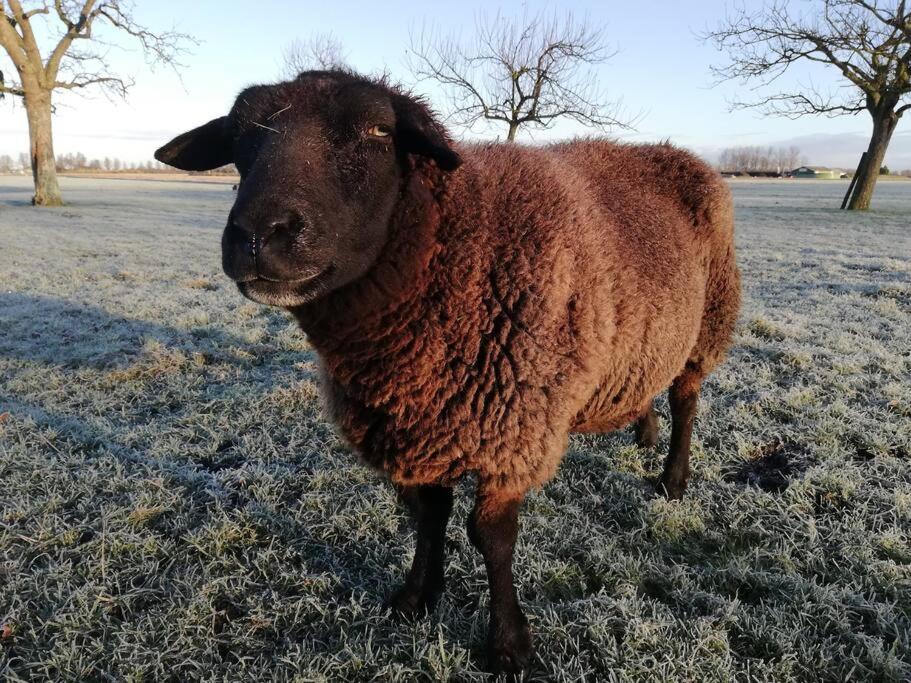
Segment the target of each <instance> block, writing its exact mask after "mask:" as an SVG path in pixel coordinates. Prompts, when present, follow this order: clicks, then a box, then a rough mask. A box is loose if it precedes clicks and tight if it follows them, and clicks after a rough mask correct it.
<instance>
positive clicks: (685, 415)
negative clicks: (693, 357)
mask: <svg viewBox="0 0 911 683" xmlns="http://www.w3.org/2000/svg"><path fill="white" fill-rule="evenodd" d="M701 383H702V377H701V376H700V375H699V374H697V373H696V372H694V371H693V370H692V369H687V370H685V371H684V372H683V374H682V375H680V376H679V377H678V378H677V379H675V380H674V383H673V384H672V385H671V389H670V392H669V399H670V404H671V448H670V451H669V452H668V455H667V460H666V461H665V463H664V472H663V473H662V474H661V477H660V479H659V480H658V491H659V493H663V494H664V495H665V496H667V497H668V498H671V499H678V498H682V497H683V492H684V491H685V490H686V485H687V482H688V481H689V478H690V438H691V437H692V434H693V422H694V421H695V420H696V405H697V404H698V403H699V388H700V385H701Z"/></svg>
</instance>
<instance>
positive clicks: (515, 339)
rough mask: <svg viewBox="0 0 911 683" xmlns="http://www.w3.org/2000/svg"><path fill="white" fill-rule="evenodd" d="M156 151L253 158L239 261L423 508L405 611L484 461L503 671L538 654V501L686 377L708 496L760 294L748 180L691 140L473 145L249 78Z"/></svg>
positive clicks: (370, 90) (305, 82) (387, 92)
mask: <svg viewBox="0 0 911 683" xmlns="http://www.w3.org/2000/svg"><path fill="white" fill-rule="evenodd" d="M155 157H156V158H157V159H159V160H160V161H163V162H165V163H167V164H170V165H172V166H176V167H178V168H181V169H185V170H205V169H209V168H214V167H218V166H221V165H224V164H226V163H229V162H233V163H235V164H236V166H237V168H238V170H239V172H240V174H241V182H240V186H239V188H238V192H237V198H236V201H235V203H234V206H233V208H232V209H231V212H230V214H229V216H228V222H227V226H226V228H225V231H224V234H223V238H222V259H223V267H224V270H225V273H226V274H227V275H228V276H229V277H230V278H231V279H233V280H234V281H235V282H236V283H237V287H238V288H239V290H240V292H241V293H242V294H243V295H245V296H246V297H248V298H250V299H252V300H253V301H257V302H260V303H263V304H267V305H273V306H280V307H283V308H285V309H287V310H288V311H290V313H291V314H292V315H293V316H294V317H295V318H296V320H297V321H298V322H299V324H300V327H301V328H302V329H303V330H304V332H305V333H306V335H307V337H308V338H309V340H310V342H311V344H312V345H313V347H314V348H315V350H316V352H317V354H318V356H319V359H320V363H321V368H322V371H321V374H322V383H321V385H322V386H321V393H322V395H323V400H324V403H325V406H326V410H327V413H328V415H329V416H330V417H331V419H332V421H333V422H334V423H335V425H336V426H337V428H338V429H339V431H340V433H341V434H342V435H343V436H344V437H345V439H346V440H347V441H348V443H349V444H350V445H351V446H352V448H353V450H354V451H355V452H356V453H357V454H358V455H359V456H360V458H361V459H362V460H363V461H364V462H366V463H367V464H368V465H370V466H371V467H373V468H375V469H376V470H378V471H379V472H381V473H383V474H384V475H385V476H386V477H387V478H388V479H389V480H391V482H392V484H393V485H394V486H395V487H396V489H397V491H398V492H399V495H400V497H401V499H402V500H403V501H404V502H405V504H406V505H407V507H408V508H409V509H410V511H411V513H412V515H413V516H414V518H415V520H416V524H417V547H416V550H415V555H414V560H413V564H412V567H411V569H410V571H409V573H408V574H407V577H406V579H405V582H404V584H403V585H402V587H401V588H400V589H399V590H398V591H396V592H394V593H393V594H392V596H391V598H390V600H389V604H390V606H391V608H392V609H393V610H394V611H395V612H396V613H399V614H406V615H420V614H423V613H426V612H427V611H429V610H431V609H433V607H434V605H435V604H436V603H437V601H438V599H439V598H440V596H441V594H442V592H443V588H444V564H445V557H444V547H445V543H444V539H445V534H446V526H447V523H448V519H449V516H450V513H451V510H452V506H453V487H454V486H455V485H456V484H457V482H459V481H460V480H461V479H462V478H463V477H464V476H466V475H473V476H474V477H475V478H476V482H477V493H476V499H475V503H474V507H473V510H472V511H471V513H470V515H469V519H468V537H469V539H470V541H471V543H472V544H473V545H474V546H475V547H476V548H477V549H478V550H479V551H480V552H481V554H482V556H483V559H484V564H485V567H486V571H487V574H488V580H489V587H490V628H489V633H488V648H489V666H490V668H491V670H493V671H498V672H499V671H505V672H518V671H521V670H523V669H525V668H526V667H527V666H528V664H529V662H530V660H531V657H532V654H533V647H532V639H531V634H530V630H529V626H528V621H527V619H526V617H525V616H524V614H523V612H522V609H521V607H520V605H519V602H518V599H517V596H516V590H515V586H514V581H513V572H512V560H513V551H514V547H515V543H516V538H517V532H518V515H519V508H520V505H521V503H522V501H523V499H524V498H525V496H526V494H527V493H528V491H529V490H531V489H533V488H535V487H540V486H541V485H543V484H544V483H545V482H547V481H548V480H549V479H550V478H551V477H553V476H554V474H555V472H556V470H557V467H558V464H559V463H560V460H561V458H562V457H563V453H564V451H565V450H566V447H567V442H568V437H569V434H570V433H573V432H606V431H611V430H616V429H619V428H621V427H623V426H624V425H626V424H629V423H631V422H635V423H636V430H637V438H638V441H639V443H640V444H641V445H644V446H650V445H654V443H655V441H656V438H657V432H656V425H657V422H656V417H655V413H654V409H653V408H652V402H653V399H654V398H655V397H656V396H657V395H658V394H659V393H661V392H662V391H663V390H665V389H668V388H669V402H670V410H671V416H672V432H671V439H670V449H669V453H668V456H667V460H666V463H665V467H664V472H663V474H662V475H661V477H660V480H659V483H658V489H659V491H660V492H662V493H663V494H665V495H667V496H668V497H670V498H679V497H680V496H681V495H682V494H683V491H684V489H685V488H686V485H687V480H688V478H689V473H690V470H689V452H690V437H691V433H692V428H693V421H694V418H695V413H696V404H697V400H698V397H699V391H700V386H701V383H702V381H703V380H704V379H705V378H706V376H707V375H708V374H709V373H710V372H711V371H712V369H713V368H714V367H715V366H716V365H717V364H718V363H719V362H720V361H721V360H722V359H723V357H724V356H725V354H726V350H727V348H728V345H729V343H730V339H731V335H732V331H733V328H734V324H735V320H736V318H737V313H738V308H739V300H740V282H739V274H738V269H737V265H736V261H735V252H734V234H733V210H732V205H731V198H730V194H729V191H728V190H727V188H726V186H725V184H724V181H723V180H722V179H721V178H720V177H719V176H718V174H716V173H715V172H714V171H713V170H711V169H710V168H709V167H708V166H707V165H706V164H704V163H703V162H702V161H700V160H698V159H697V158H695V157H694V156H692V155H691V154H689V153H687V152H685V151H682V150H680V149H677V148H675V147H673V146H671V145H669V144H658V145H632V144H618V143H615V142H611V141H607V140H602V139H577V140H573V141H570V142H564V143H561V144H553V145H549V146H540V147H528V146H521V145H513V144H461V145H455V144H454V143H453V142H452V140H451V138H450V137H449V136H448V134H447V133H446V131H445V129H444V128H443V126H442V125H441V124H440V123H439V122H438V121H437V119H436V118H435V117H434V115H433V114H432V113H431V111H430V110H429V108H428V107H427V106H426V104H425V103H424V102H423V101H422V100H420V99H418V98H415V97H412V96H411V95H409V94H407V93H406V92H404V91H403V90H401V89H399V88H397V87H394V86H391V85H389V84H387V83H385V82H383V81H376V80H371V79H367V78H364V77H361V76H358V75H355V74H352V73H348V72H343V71H312V72H304V73H302V74H301V75H300V76H299V77H298V78H297V79H295V80H293V81H289V82H284V83H279V84H275V85H268V86H254V87H252V88H248V89H246V90H244V91H242V92H241V93H240V95H239V96H238V98H237V100H236V102H235V104H234V106H233V108H232V109H231V111H230V113H229V114H228V115H227V116H224V117H220V118H218V119H215V120H213V121H210V122H209V123H207V124H205V125H203V126H200V127H198V128H195V129H193V130H191V131H188V132H186V133H184V134H182V135H180V136H178V137H177V138H175V139H174V140H172V141H171V142H169V143H168V144H166V145H164V146H163V147H162V148H161V149H159V150H158V151H157V152H156V154H155Z"/></svg>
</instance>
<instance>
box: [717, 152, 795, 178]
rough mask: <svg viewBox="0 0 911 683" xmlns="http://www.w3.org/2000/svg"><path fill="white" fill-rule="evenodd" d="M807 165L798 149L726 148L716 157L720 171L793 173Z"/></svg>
mask: <svg viewBox="0 0 911 683" xmlns="http://www.w3.org/2000/svg"><path fill="white" fill-rule="evenodd" d="M806 164H807V159H806V157H804V156H802V155H801V153H800V148H799V147H793V146H792V147H728V148H727V149H724V150H722V152H721V155H720V156H719V157H718V170H720V171H769V172H771V171H777V172H784V171H793V170H794V169H795V168H797V167H799V166H805V165H806Z"/></svg>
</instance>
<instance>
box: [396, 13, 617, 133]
mask: <svg viewBox="0 0 911 683" xmlns="http://www.w3.org/2000/svg"><path fill="white" fill-rule="evenodd" d="M611 56H613V53H612V52H611V51H610V50H609V49H608V47H607V46H606V44H605V41H604V32H603V30H602V29H599V28H595V27H592V26H590V25H589V24H588V22H586V21H577V20H576V19H575V18H574V17H573V15H572V14H566V15H564V16H562V17H558V16H557V15H554V16H552V17H550V18H547V17H544V16H543V15H537V16H534V17H531V18H527V17H525V18H522V19H518V18H513V19H508V18H504V17H501V16H500V15H497V16H495V17H494V18H493V19H492V20H491V19H489V18H487V17H484V16H478V18H477V19H476V20H475V32H474V37H473V38H472V39H471V40H468V41H462V40H460V39H459V37H457V36H454V35H448V36H437V35H435V33H434V31H432V30H430V31H428V30H422V31H421V32H420V33H419V34H412V36H411V49H410V51H409V55H408V61H409V66H410V68H411V70H412V72H413V73H414V75H415V76H416V77H417V78H419V79H427V80H432V81H436V82H437V83H439V84H440V85H442V86H443V88H444V89H445V90H446V92H447V95H448V98H449V101H448V104H449V107H448V109H449V111H448V112H447V114H448V116H449V118H450V120H452V121H453V122H454V123H456V124H458V125H463V126H466V127H467V128H471V127H473V126H474V125H475V124H476V123H478V122H487V123H491V122H493V124H494V125H496V124H502V125H504V126H505V127H506V129H507V134H506V139H507V140H508V141H510V142H512V141H513V140H515V138H516V133H517V132H518V131H519V130H520V129H521V128H524V127H529V128H548V127H550V126H551V125H553V124H554V123H555V122H556V121H557V120H559V119H572V120H574V121H578V122H579V123H582V124H584V125H586V126H591V127H593V128H597V129H601V130H606V129H610V128H615V127H618V128H629V123H628V122H624V121H622V120H621V119H620V114H619V109H620V108H619V104H618V103H617V102H616V101H609V100H607V99H605V97H604V94H603V92H601V91H600V90H599V88H598V86H597V77H596V74H595V72H594V71H595V69H594V67H595V66H597V65H598V64H602V63H604V62H605V61H607V60H608V59H609V58H610V57H611Z"/></svg>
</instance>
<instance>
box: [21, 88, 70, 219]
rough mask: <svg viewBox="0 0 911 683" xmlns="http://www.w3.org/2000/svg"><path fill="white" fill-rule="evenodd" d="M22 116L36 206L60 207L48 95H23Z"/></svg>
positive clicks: (31, 93)
mask: <svg viewBox="0 0 911 683" xmlns="http://www.w3.org/2000/svg"><path fill="white" fill-rule="evenodd" d="M25 113H26V115H27V117H28V136H29V157H30V158H31V162H32V179H33V180H34V183H35V196H34V197H32V204H34V205H36V206H62V205H63V198H62V197H61V196H60V186H59V185H58V184H57V166H56V163H55V161H54V137H53V133H52V130H51V93H49V92H45V91H39V92H38V93H33V92H29V90H28V89H26V94H25Z"/></svg>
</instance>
